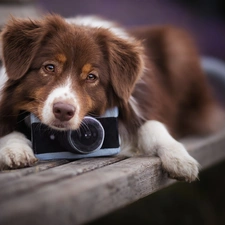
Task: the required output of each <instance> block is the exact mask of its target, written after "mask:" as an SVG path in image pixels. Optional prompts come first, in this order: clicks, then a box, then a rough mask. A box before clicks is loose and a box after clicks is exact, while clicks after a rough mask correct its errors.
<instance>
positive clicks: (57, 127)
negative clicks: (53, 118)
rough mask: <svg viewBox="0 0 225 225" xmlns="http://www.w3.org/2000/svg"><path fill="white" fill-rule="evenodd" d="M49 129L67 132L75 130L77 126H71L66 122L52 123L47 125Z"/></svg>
mask: <svg viewBox="0 0 225 225" xmlns="http://www.w3.org/2000/svg"><path fill="white" fill-rule="evenodd" d="M47 125H48V126H49V127H51V128H52V129H54V130H59V131H67V130H76V129H78V127H79V126H75V125H72V124H70V123H68V122H58V121H57V122H53V123H51V124H47Z"/></svg>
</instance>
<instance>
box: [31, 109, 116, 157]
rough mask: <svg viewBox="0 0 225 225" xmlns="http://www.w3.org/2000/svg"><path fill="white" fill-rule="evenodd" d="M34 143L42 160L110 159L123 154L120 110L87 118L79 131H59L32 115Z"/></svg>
mask: <svg viewBox="0 0 225 225" xmlns="http://www.w3.org/2000/svg"><path fill="white" fill-rule="evenodd" d="M30 125H31V141H32V145H33V150H34V153H35V155H36V157H37V158H38V159H40V160H49V159H79V158H86V157H99V156H110V155H115V154H117V153H119V152H120V138H119V133H118V108H117V107H115V108H112V109H108V110H107V111H106V112H105V114H104V115H102V116H101V117H91V116H85V117H84V119H83V121H82V123H81V126H80V128H79V129H77V130H68V131H58V130H54V129H52V128H50V127H48V126H46V125H44V124H42V123H41V122H40V121H39V120H38V118H36V117H35V115H33V114H30Z"/></svg>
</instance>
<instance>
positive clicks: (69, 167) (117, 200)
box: [0, 129, 225, 225]
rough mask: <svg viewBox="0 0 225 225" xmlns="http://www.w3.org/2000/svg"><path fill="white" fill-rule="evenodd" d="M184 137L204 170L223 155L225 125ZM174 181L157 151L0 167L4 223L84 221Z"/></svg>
mask: <svg viewBox="0 0 225 225" xmlns="http://www.w3.org/2000/svg"><path fill="white" fill-rule="evenodd" d="M182 142H183V143H184V144H185V146H186V147H187V149H188V150H189V152H190V154H191V155H192V156H194V157H195V158H196V159H197V160H198V161H199V162H200V164H201V166H202V170H203V169H205V168H207V167H209V166H212V165H214V164H216V163H218V162H220V161H222V160H224V159H225V129H224V130H222V131H220V132H219V133H216V134H214V135H211V136H208V137H204V138H189V139H185V140H183V141H182ZM174 182H175V181H174V180H171V179H168V178H167V175H166V174H165V173H163V171H162V170H161V163H160V160H159V158H157V157H153V158H152V157H132V158H127V157H124V156H115V157H108V158H92V159H81V160H75V161H67V160H57V161H51V162H39V163H38V164H37V165H36V166H33V167H30V168H25V169H20V170H12V171H3V172H1V173H0V224H1V225H3V224H10V225H13V224H16V225H28V224H29V225H30V224H32V225H36V224H37V225H39V224H40V225H43V224H54V225H58V224H59V225H61V224H73V225H75V224H84V223H86V222H90V221H92V220H94V219H96V218H99V217H101V216H104V215H106V214H108V213H109V212H112V211H114V210H117V209H119V208H121V207H123V206H126V205H128V204H130V203H132V202H135V201H136V200H138V199H140V198H143V197H145V196H147V195H150V194H151V193H153V192H155V191H157V190H159V189H162V188H164V187H166V186H168V185H170V184H172V183H174ZM197 182H198V181H197Z"/></svg>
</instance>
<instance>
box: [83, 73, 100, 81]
mask: <svg viewBox="0 0 225 225" xmlns="http://www.w3.org/2000/svg"><path fill="white" fill-rule="evenodd" d="M96 79H97V76H96V75H95V74H93V73H89V74H88V76H87V78H86V80H87V81H88V82H93V81H95V80H96Z"/></svg>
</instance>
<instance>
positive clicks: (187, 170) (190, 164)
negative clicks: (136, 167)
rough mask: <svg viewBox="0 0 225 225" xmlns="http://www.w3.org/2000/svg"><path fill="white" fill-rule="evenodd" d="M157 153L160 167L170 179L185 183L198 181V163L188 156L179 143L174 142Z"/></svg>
mask: <svg viewBox="0 0 225 225" xmlns="http://www.w3.org/2000/svg"><path fill="white" fill-rule="evenodd" d="M159 152H160V154H159V156H160V158H161V160H162V167H163V169H164V170H165V172H167V173H168V176H169V177H170V178H173V179H177V180H179V181H187V182H192V181H195V180H196V179H198V173H199V167H200V166H199V163H198V162H197V161H196V160H195V159H194V158H193V157H191V156H190V155H189V154H188V152H187V151H186V149H185V148H184V146H183V145H182V144H181V143H179V142H177V141H174V142H173V143H171V144H170V145H168V146H166V147H164V148H162V149H161V150H159Z"/></svg>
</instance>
